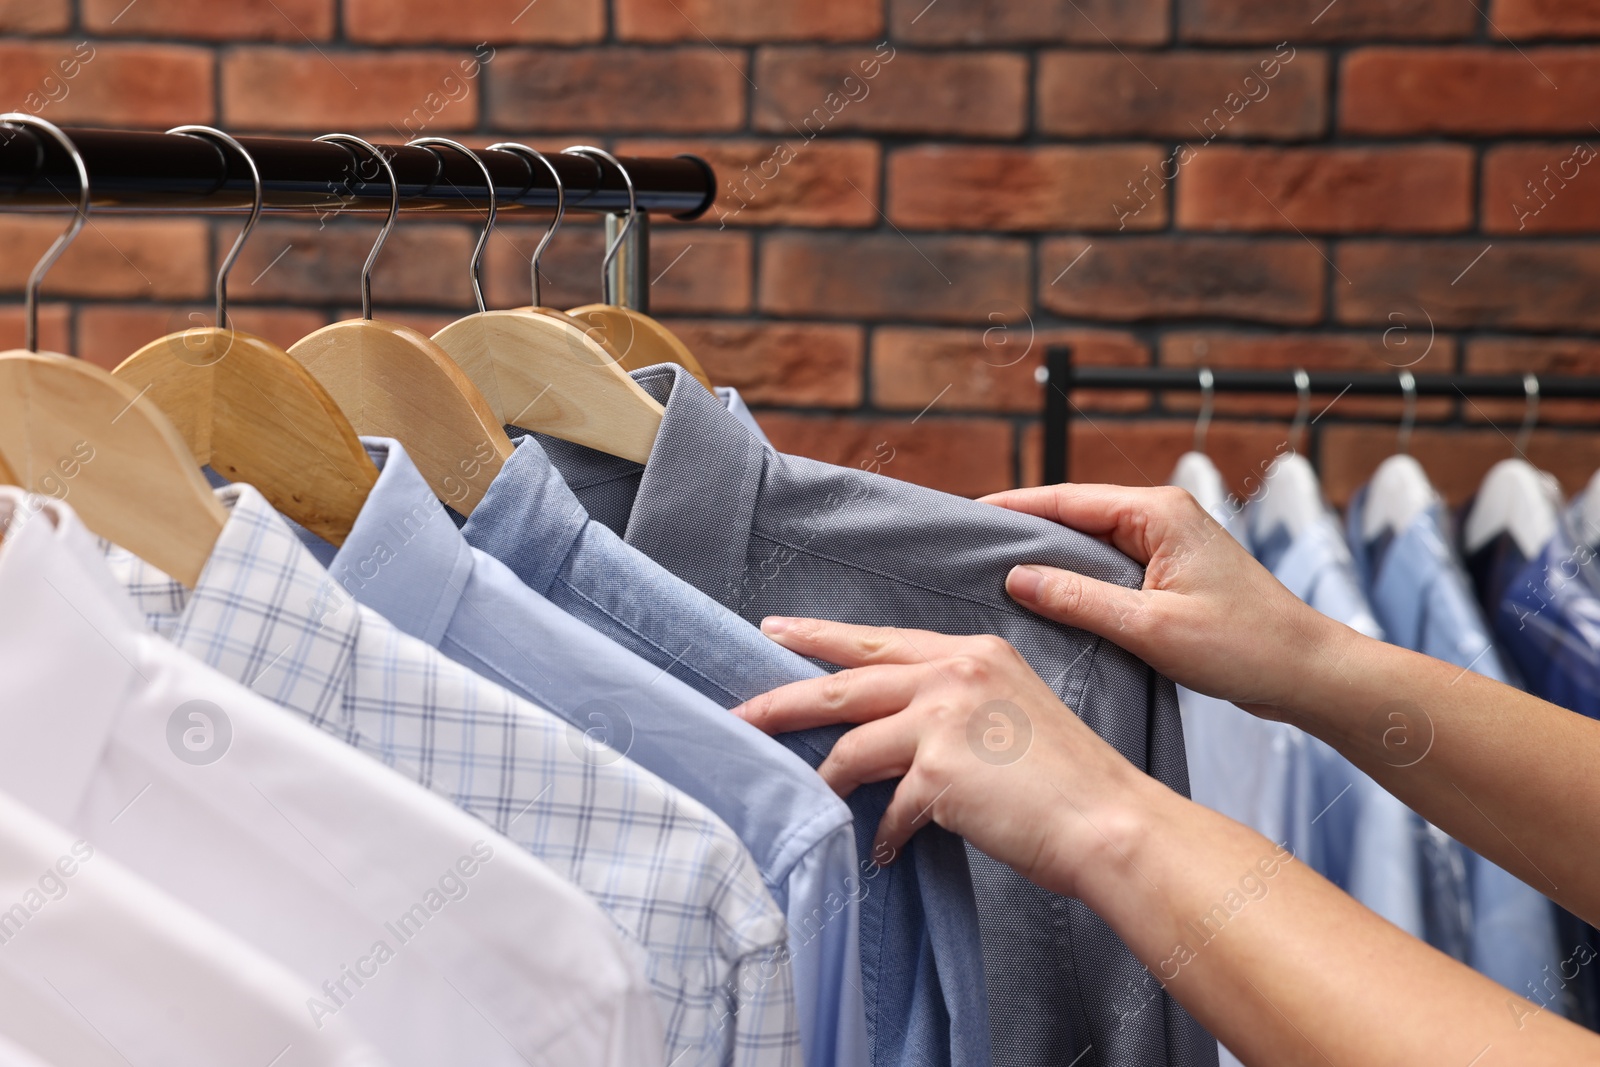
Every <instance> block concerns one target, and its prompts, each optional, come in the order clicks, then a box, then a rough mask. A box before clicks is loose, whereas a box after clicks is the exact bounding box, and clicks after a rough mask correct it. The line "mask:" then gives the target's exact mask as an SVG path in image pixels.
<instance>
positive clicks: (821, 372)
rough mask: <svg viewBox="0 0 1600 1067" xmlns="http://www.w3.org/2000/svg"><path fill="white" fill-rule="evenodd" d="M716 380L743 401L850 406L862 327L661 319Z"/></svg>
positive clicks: (856, 393)
mask: <svg viewBox="0 0 1600 1067" xmlns="http://www.w3.org/2000/svg"><path fill="white" fill-rule="evenodd" d="M662 321H663V322H665V323H666V325H667V326H668V327H670V328H671V330H672V332H673V333H675V334H677V335H678V338H679V339H680V340H682V341H683V343H684V344H686V345H688V346H689V351H691V352H693V353H694V354H695V358H697V359H699V360H700V363H701V365H702V366H704V367H705V369H706V373H707V374H708V375H710V377H711V380H712V381H713V382H715V383H716V384H718V385H731V386H733V387H734V388H736V389H738V390H739V393H740V395H741V396H743V397H744V399H745V401H746V402H747V403H751V404H776V405H781V406H785V407H815V408H853V407H857V406H859V405H860V404H861V364H862V350H863V348H864V347H865V345H864V342H863V340H862V333H863V331H862V329H861V327H859V326H854V325H845V324H836V323H820V322H760V321H756V320H749V319H743V320H728V319H663V320H662Z"/></svg>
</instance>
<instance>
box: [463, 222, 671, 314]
mask: <svg viewBox="0 0 1600 1067" xmlns="http://www.w3.org/2000/svg"><path fill="white" fill-rule="evenodd" d="M577 220H578V217H577V216H573V215H569V216H567V221H566V223H564V224H563V225H562V227H561V229H560V230H559V231H558V232H557V233H556V237H555V240H553V241H551V242H550V247H549V248H548V249H546V250H545V254H544V259H543V260H542V261H540V263H539V278H540V286H541V289H540V299H541V300H542V301H543V302H544V305H545V306H546V307H554V308H574V307H579V306H581V305H583V304H593V303H596V302H597V301H599V299H600V296H601V289H600V261H601V258H602V257H603V256H604V255H605V235H604V233H603V232H602V231H601V229H600V227H599V226H584V225H577V224H576V223H577ZM543 232H544V229H543V227H542V226H539V225H525V224H521V223H519V224H516V225H510V224H506V225H497V226H496V227H495V230H494V234H493V235H492V236H491V237H490V238H489V247H488V249H487V250H486V251H485V255H484V268H483V273H484V290H485V299H486V300H487V301H488V304H489V306H490V307H491V308H513V307H526V306H527V305H528V302H529V300H531V299H532V298H533V280H532V277H531V273H532V272H531V269H530V263H531V260H532V257H533V250H534V248H535V247H537V246H538V244H539V237H540V235H541V234H542V233H543ZM651 244H652V246H654V247H652V248H651V250H650V264H651V266H652V268H654V270H655V272H656V273H660V271H661V268H662V267H665V266H666V265H667V263H668V262H670V260H662V259H661V258H660V242H659V241H655V240H652V241H651ZM674 254H676V253H674ZM692 254H693V253H691V255H692ZM680 265H681V264H680ZM461 269H462V276H463V278H464V277H465V272H466V261H465V260H462V261H461ZM651 277H655V274H652V275H651Z"/></svg>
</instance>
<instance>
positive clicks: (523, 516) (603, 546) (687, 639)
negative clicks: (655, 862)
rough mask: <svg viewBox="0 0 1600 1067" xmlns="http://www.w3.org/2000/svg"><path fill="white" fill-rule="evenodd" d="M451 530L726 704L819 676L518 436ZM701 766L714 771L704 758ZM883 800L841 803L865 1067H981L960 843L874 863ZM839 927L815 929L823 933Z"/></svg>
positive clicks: (925, 833)
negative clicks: (856, 935) (851, 848)
mask: <svg viewBox="0 0 1600 1067" xmlns="http://www.w3.org/2000/svg"><path fill="white" fill-rule="evenodd" d="M695 388H699V386H698V385H696V386H695ZM509 429H511V428H508V430H509ZM462 533H463V534H465V536H466V538H467V541H468V542H469V543H470V544H472V545H473V546H474V547H476V548H478V549H481V550H482V551H484V552H487V553H488V554H489V555H491V556H494V557H495V558H496V559H498V560H500V561H501V562H503V563H504V564H505V565H506V566H508V567H509V568H510V569H511V571H512V572H514V573H515V574H516V576H517V577H518V578H520V579H521V580H522V581H523V582H524V583H525V584H526V585H527V586H528V587H529V588H531V589H533V590H534V591H535V592H537V593H539V594H541V595H543V596H544V597H546V598H548V599H549V600H550V602H551V603H553V604H555V605H556V606H557V607H559V608H561V609H562V610H564V611H566V612H568V613H570V614H571V615H573V616H575V617H576V618H578V619H580V620H582V621H583V622H584V623H586V624H587V625H589V626H591V627H593V628H594V629H596V630H598V631H599V632H600V633H602V634H604V635H605V636H606V637H608V638H610V639H612V640H614V641H616V642H617V643H618V644H621V645H623V646H624V647H626V648H628V649H631V650H632V651H633V652H634V653H636V654H637V655H639V656H641V657H643V658H644V659H646V660H648V661H649V662H650V663H652V664H654V665H655V666H656V667H657V668H658V669H659V670H661V671H663V672H665V673H666V674H668V675H671V676H673V677H676V678H678V679H679V680H681V681H683V682H684V683H686V684H687V685H688V686H690V687H692V688H694V689H696V690H698V691H699V692H700V693H702V694H704V695H705V696H707V697H709V698H710V699H711V700H713V701H714V702H716V703H717V704H719V705H721V706H723V707H732V706H733V705H735V704H738V703H741V702H743V701H745V700H748V699H751V698H753V697H756V696H759V695H761V694H762V693H765V692H767V691H769V690H771V689H774V688H776V687H778V686H780V685H784V684H787V683H789V682H794V681H799V680H801V679H805V678H816V677H820V676H821V675H822V674H823V671H822V670H821V669H820V668H819V667H817V666H815V665H814V664H812V663H810V662H808V661H807V660H804V659H802V658H801V657H799V656H797V655H795V654H794V653H792V652H790V651H788V650H787V649H785V648H783V647H782V646H780V645H778V644H777V643H775V642H774V641H772V640H770V639H768V638H767V637H765V636H764V635H763V634H762V633H761V631H759V630H757V629H756V628H755V627H754V626H752V625H750V624H749V623H748V622H746V621H745V620H743V619H741V618H740V617H739V616H737V615H735V614H734V613H733V612H731V611H729V610H728V609H727V608H724V607H723V606H722V605H721V604H718V603H717V602H716V601H714V600H712V599H711V598H710V597H708V596H706V595H705V594H704V593H702V592H700V590H698V589H696V588H694V587H693V586H691V585H689V584H688V583H686V582H684V581H683V580H681V579H679V578H677V577H675V576H674V575H672V574H671V573H670V572H668V571H667V570H665V569H664V568H662V567H661V566H660V565H658V564H657V563H655V561H653V560H652V559H650V557H648V556H646V555H644V554H643V553H642V552H640V551H638V550H637V549H635V548H632V547H630V546H629V545H627V544H625V543H624V542H623V540H622V538H620V537H618V536H617V535H616V534H615V533H613V532H612V531H611V530H609V529H607V528H606V527H605V526H603V525H601V524H600V523H598V522H593V521H591V520H590V518H589V514H588V512H587V511H586V510H585V509H584V507H583V505H582V504H580V503H579V502H578V498H577V497H576V496H574V495H573V493H572V490H570V489H569V488H568V487H567V484H566V483H565V482H564V481H562V479H561V476H560V475H559V474H558V473H556V470H555V468H554V467H552V466H551V464H550V461H549V459H548V457H546V455H545V453H544V451H543V449H542V448H541V447H540V445H539V442H538V441H536V440H534V439H533V438H531V437H522V438H521V439H520V440H519V441H518V442H517V448H516V451H515V452H514V453H513V454H512V456H511V458H510V459H509V460H507V461H506V464H505V466H504V467H503V468H502V469H501V471H500V474H499V475H498V476H497V477H496V478H495V480H494V482H493V483H491V484H490V486H489V489H488V491H487V492H486V493H485V494H484V497H483V499H482V501H480V502H479V504H478V506H477V508H476V509H474V511H473V513H472V516H471V517H470V518H469V519H468V520H467V522H466V525H465V526H464V527H463V528H462ZM842 733H843V729H842V728H837V727H830V728H828V729H826V730H810V731H803V732H800V733H795V734H787V735H784V736H783V737H780V738H779V740H780V741H782V742H783V744H784V745H785V746H786V747H788V748H789V749H790V751H792V752H794V753H795V754H797V755H799V756H800V757H801V758H802V759H803V760H805V761H806V762H807V763H808V764H810V765H811V766H813V767H814V766H818V765H820V764H821V762H822V760H823V759H824V758H825V757H826V755H827V752H828V751H829V749H830V748H831V747H832V743H833V741H834V739H836V738H837V737H838V736H839V735H840V734H842ZM705 766H706V769H707V770H708V771H710V772H712V773H715V770H716V766H717V765H716V761H715V756H714V754H710V753H708V754H707V758H706V764H705ZM893 793H894V790H893V784H892V783H877V784H875V785H868V786H863V787H861V788H860V789H857V790H856V791H855V792H854V793H852V794H851V796H850V800H849V805H850V809H851V812H852V813H853V815H854V818H855V832H856V844H857V852H856V860H857V872H856V873H857V885H858V888H857V893H856V895H857V896H858V897H859V911H860V953H861V960H862V987H861V988H862V993H863V1001H864V1004H865V1013H866V1020H867V1036H866V1042H870V1048H871V1049H872V1050H873V1052H874V1055H872V1056H871V1057H870V1062H872V1063H874V1064H875V1065H878V1067H888V1065H894V1064H904V1065H905V1067H921V1065H923V1064H927V1065H930V1067H944V1065H950V1067H986V1065H987V1064H988V1062H989V1033H988V1014H987V1002H986V999H985V997H984V991H983V948H982V943H981V941H980V940H979V934H978V919H977V905H976V903H975V902H974V899H973V894H972V879H971V875H970V873H969V870H968V867H967V859H966V852H965V849H964V847H963V845H962V842H961V839H960V838H957V837H955V836H954V835H952V834H949V833H948V832H946V831H944V830H941V829H939V828H938V827H933V826H930V827H927V828H924V829H923V830H921V831H920V832H918V834H917V835H916V836H915V837H914V838H912V840H911V841H910V843H908V845H907V846H906V850H905V851H906V853H909V854H907V855H902V856H901V857H900V859H899V860H898V861H897V862H895V863H893V864H891V865H889V866H887V867H879V866H877V865H876V864H875V863H873V862H872V859H873V857H872V844H873V839H874V835H875V834H876V832H877V827H878V822H879V820H880V819H881V818H882V817H883V813H884V811H885V809H886V808H887V807H888V803H889V800H890V798H891V797H892V796H893ZM838 926H839V923H838V922H837V921H836V920H835V921H832V922H826V923H825V924H824V925H823V933H824V935H831V934H832V932H833V931H834V930H835V929H836V928H837V927H838ZM790 934H791V937H795V936H800V937H802V938H803V937H804V936H806V934H805V932H801V933H800V934H798V935H797V934H796V932H795V931H794V930H791V931H790ZM866 1042H864V1044H865V1043H866ZM844 1054H845V1050H841V1053H840V1055H841V1057H842V1056H843V1055H844ZM852 1055H854V1052H853V1051H852ZM867 1061H868V1059H867V1058H865V1057H861V1056H856V1058H855V1059H854V1061H853V1062H867Z"/></svg>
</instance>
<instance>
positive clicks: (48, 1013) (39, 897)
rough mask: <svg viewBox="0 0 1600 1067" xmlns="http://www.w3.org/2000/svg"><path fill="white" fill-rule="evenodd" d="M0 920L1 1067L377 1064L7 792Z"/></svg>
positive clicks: (272, 971) (246, 960) (230, 948)
mask: <svg viewBox="0 0 1600 1067" xmlns="http://www.w3.org/2000/svg"><path fill="white" fill-rule="evenodd" d="M42 666H44V664H43V663H40V664H35V666H34V669H35V670H36V671H37V670H39V669H40V668H41V667H42ZM57 710H58V713H60V714H66V715H70V714H74V713H75V709H72V708H67V707H61V708H58V709H57ZM0 908H3V909H4V910H3V911H0V1031H3V1032H4V1033H5V1034H6V1035H7V1036H8V1038H9V1040H4V1039H0V1064H5V1065H15V1067H21V1065H23V1064H26V1063H27V1062H28V1061H29V1060H30V1059H31V1060H32V1061H33V1063H35V1064H38V1065H42V1064H45V1063H47V1062H54V1063H58V1064H62V1065H66V1064H72V1065H73V1067H100V1065H102V1064H126V1063H127V1062H130V1061H131V1062H133V1063H161V1064H163V1065H170V1067H212V1065H214V1064H218V1063H256V1062H260V1063H266V1062H268V1061H270V1060H271V1059H272V1058H273V1057H274V1056H278V1057H280V1058H279V1059H278V1061H277V1062H278V1064H280V1065H282V1067H290V1065H295V1067H306V1065H309V1064H320V1065H324V1067H378V1065H380V1064H382V1063H384V1062H385V1061H384V1060H383V1059H382V1058H381V1057H380V1056H379V1055H378V1053H377V1052H376V1051H375V1050H373V1049H372V1048H370V1047H369V1046H367V1045H366V1044H365V1043H364V1042H363V1041H361V1039H360V1038H359V1037H358V1036H357V1035H356V1033H355V1030H354V1029H353V1028H352V1027H351V1026H349V1025H348V1023H347V1022H346V1021H345V1020H329V1022H330V1025H328V1026H326V1027H323V1028H319V1027H318V1026H317V1025H316V1023H315V1021H314V1020H312V1019H311V1018H310V1017H309V1016H308V1015H307V1013H306V1007H305V1005H306V1001H307V1000H308V999H309V998H310V997H311V996H312V995H313V990H312V989H311V987H310V986H308V985H305V984H303V983H301V982H300V981H298V980H296V979H295V978H294V976H293V975H291V974H290V973H289V972H288V971H286V970H284V969H283V967H282V966H281V965H280V964H278V963H277V962H276V961H274V960H272V959H270V958H268V957H267V956H264V955H262V954H261V953H259V952H257V951H256V950H255V949H253V948H251V947H250V946H249V945H247V944H245V943H244V942H243V941H241V940H239V939H238V938H236V937H234V936H233V935H232V934H230V933H228V932H227V931H226V930H224V929H222V928H221V927H219V926H217V925H216V924H215V923H213V922H211V921H210V920H209V919H206V918H205V917H204V916H202V915H200V914H199V913H198V912H196V911H194V910H193V909H191V908H188V907H185V906H184V905H183V904H180V903H179V902H178V901H176V900H174V899H173V898H172V897H170V896H168V895H167V894H165V893H163V892H161V890H159V889H157V888H155V887H154V886H152V885H150V884H149V883H148V882H146V881H144V880H143V879H141V878H139V877H137V876H136V875H134V874H132V873H130V872H129V871H128V870H127V869H125V868H124V867H122V866H121V865H120V864H118V863H117V861H115V860H113V859H112V858H110V857H109V856H106V855H104V854H102V853H101V852H99V851H97V850H96V849H95V847H94V844H93V843H92V842H90V841H87V840H84V839H83V838H75V837H74V835H72V834H71V833H68V832H67V831H66V830H64V829H62V828H61V827H59V826H55V825H52V824H51V823H50V822H48V821H47V820H45V819H43V818H41V817H40V816H39V815H37V814H36V813H34V812H32V811H30V810H29V809H28V808H26V807H25V806H23V805H22V804H19V803H17V802H16V801H15V800H13V799H12V798H11V797H10V796H7V795H5V794H4V793H0Z"/></svg>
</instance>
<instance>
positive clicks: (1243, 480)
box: [1021, 417, 1393, 494]
mask: <svg viewBox="0 0 1600 1067" xmlns="http://www.w3.org/2000/svg"><path fill="white" fill-rule="evenodd" d="M1069 433H1070V435H1071V436H1070V439H1069V441H1070V444H1069V447H1068V449H1067V478H1068V480H1070V481H1074V482H1100V483H1106V484H1109V485H1137V486H1149V485H1165V484H1167V480H1168V479H1169V478H1170V477H1171V476H1172V469H1173V467H1175V466H1177V463H1178V457H1179V456H1181V455H1183V454H1184V453H1185V452H1187V451H1189V449H1190V448H1191V447H1192V446H1193V445H1194V424H1193V422H1191V421H1190V420H1188V419H1183V420H1177V419H1170V420H1169V419H1138V420H1135V421H1127V420H1113V419H1106V418H1100V419H1088V418H1083V417H1074V418H1073V420H1072V424H1071V429H1070V431H1069ZM1288 435H1289V424H1288V423H1287V422H1281V423H1265V422H1229V421H1227V420H1225V419H1219V420H1217V421H1215V422H1213V423H1212V424H1211V428H1210V430H1209V431H1208V432H1207V434H1206V454H1207V455H1209V456H1210V457H1211V459H1212V461H1213V462H1215V463H1216V465H1217V469H1218V470H1219V471H1221V473H1222V477H1223V480H1224V482H1225V483H1226V484H1227V486H1228V488H1229V489H1230V490H1231V491H1232V492H1234V493H1239V494H1243V493H1246V492H1248V491H1249V489H1250V488H1251V487H1254V486H1259V485H1260V479H1261V475H1262V472H1263V470H1264V469H1265V466H1264V465H1265V462H1266V461H1268V460H1270V459H1271V458H1272V457H1273V456H1274V455H1275V454H1276V452H1277V450H1278V448H1279V446H1280V445H1281V444H1282V443H1283V442H1284V441H1285V440H1287V438H1288ZM1390 439H1391V440H1393V434H1391V435H1390ZM1043 441H1044V432H1043V428H1042V427H1041V426H1039V425H1038V424H1034V425H1033V426H1030V427H1029V428H1028V432H1027V433H1025V434H1024V435H1023V438H1022V455H1021V460H1022V463H1021V466H1022V484H1023V485H1039V484H1042V482H1043V471H1044V456H1043Z"/></svg>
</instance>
